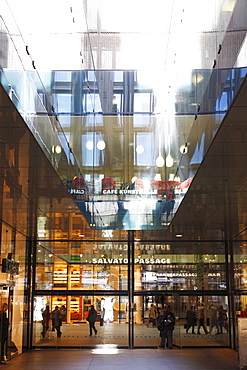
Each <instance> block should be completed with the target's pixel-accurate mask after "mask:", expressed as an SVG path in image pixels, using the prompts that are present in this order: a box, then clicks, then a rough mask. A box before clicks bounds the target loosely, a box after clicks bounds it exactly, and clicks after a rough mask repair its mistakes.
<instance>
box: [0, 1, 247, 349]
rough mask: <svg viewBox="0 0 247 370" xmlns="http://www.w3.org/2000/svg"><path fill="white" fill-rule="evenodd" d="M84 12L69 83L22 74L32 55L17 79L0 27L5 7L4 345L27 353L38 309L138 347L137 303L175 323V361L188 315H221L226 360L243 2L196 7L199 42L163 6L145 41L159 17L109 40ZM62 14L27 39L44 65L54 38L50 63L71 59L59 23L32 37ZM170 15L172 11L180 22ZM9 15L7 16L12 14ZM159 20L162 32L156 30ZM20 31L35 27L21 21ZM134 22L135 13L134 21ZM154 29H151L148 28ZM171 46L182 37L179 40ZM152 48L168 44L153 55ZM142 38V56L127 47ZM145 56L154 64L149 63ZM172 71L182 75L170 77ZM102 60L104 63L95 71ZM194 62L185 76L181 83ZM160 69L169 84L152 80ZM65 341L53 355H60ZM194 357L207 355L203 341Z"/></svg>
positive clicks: (241, 164) (235, 258) (239, 301)
mask: <svg viewBox="0 0 247 370" xmlns="http://www.w3.org/2000/svg"><path fill="white" fill-rule="evenodd" d="M12 3H14V2H12ZM54 3H56V2H52V4H54ZM84 3H85V5H86V9H87V13H85V16H86V17H87V21H88V22H89V23H90V27H89V29H87V30H84V29H80V30H78V32H77V33H76V35H77V36H78V37H79V38H80V42H79V44H80V47H81V45H82V46H83V47H82V50H81V51H80V50H79V49H80V47H78V45H77V47H76V55H77V57H79V56H80V63H81V59H83V69H81V67H80V68H78V66H77V68H73V67H74V66H71V67H69V68H64V69H63V68H60V66H61V65H60V64H59V66H57V65H56V64H54V65H55V66H54V65H52V66H51V69H52V71H50V72H49V73H48V72H47V73H44V74H43V73H42V74H41V73H37V72H38V70H36V67H35V65H36V66H37V68H38V64H39V65H41V60H39V58H38V57H37V59H36V58H35V63H34V58H32V63H31V64H30V60H29V59H28V63H27V65H26V62H25V61H24V59H25V58H24V57H23V50H24V51H25V53H26V54H27V55H25V57H26V56H28V58H29V54H30V53H31V49H33V48H32V47H31V46H30V48H29V47H27V46H26V45H21V47H20V45H19V42H21V41H20V40H21V38H19V41H18V43H17V45H14V44H13V42H14V41H15V40H17V38H18V36H16V35H14V37H11V36H12V35H11V34H8V30H9V32H12V31H11V30H12V27H10V26H11V24H10V25H5V23H4V22H3V19H4V20H5V19H6V22H7V20H8V19H10V18H9V17H10V14H9V13H8V14H6V13H5V12H7V10H6V9H4V10H2V13H1V27H2V28H1V29H2V30H3V31H2V33H0V48H1V50H0V61H1V66H0V67H1V68H0V78H1V79H0V81H1V86H0V97H1V99H0V107H1V113H0V118H1V119H0V134H1V135H0V144H1V145H0V162H1V165H0V212H1V217H0V218H1V234H0V235H1V256H2V258H7V256H8V255H9V254H10V253H11V254H12V257H11V261H12V262H11V264H12V265H14V264H15V263H18V264H19V266H20V268H19V271H18V272H17V271H16V272H15V273H14V274H12V273H10V272H9V271H2V272H1V273H0V274H1V286H0V288H1V289H0V298H1V301H2V302H5V301H9V307H10V308H9V317H10V322H11V323H12V324H13V322H14V321H15V320H16V321H17V317H19V310H21V317H22V318H23V319H22V322H21V323H20V325H21V327H22V330H23V335H22V336H20V338H21V339H20V340H23V343H21V344H20V346H19V347H20V348H21V347H23V348H31V347H32V346H36V347H39V348H42V347H43V344H44V343H43V342H42V338H40V324H41V322H40V319H41V317H40V313H38V312H39V311H40V310H41V309H43V307H44V306H45V305H46V304H49V307H50V309H53V308H54V306H56V305H58V306H59V308H60V307H62V306H65V308H66V311H65V315H66V318H65V321H66V324H68V327H69V328H71V327H73V325H72V324H71V323H72V322H75V323H76V324H77V325H80V324H82V323H85V322H86V317H87V314H88V309H89V307H90V305H91V304H93V305H95V307H96V309H97V312H98V318H97V319H99V317H100V316H101V315H102V311H104V318H105V320H109V322H110V323H111V324H113V323H114V324H113V325H112V327H114V326H115V327H117V325H122V324H125V322H127V325H126V326H125V327H124V330H125V332H124V340H123V341H124V345H125V346H130V347H135V346H138V345H140V343H139V342H138V340H139V339H140V338H138V337H137V336H135V328H136V327H135V324H136V325H142V326H143V327H142V328H144V329H145V317H144V316H145V312H144V311H143V309H144V297H146V296H147V295H148V296H150V303H155V304H157V305H158V307H160V305H162V302H161V298H160V297H163V298H164V299H165V302H167V303H168V304H169V305H171V307H172V309H173V311H174V312H175V314H176V317H178V322H177V324H176V327H177V328H178V331H177V336H176V339H175V340H176V345H177V346H180V347H186V346H187V345H188V342H186V343H184V342H183V341H184V340H185V339H184V336H183V335H182V334H181V333H182V331H181V328H183V321H182V320H184V318H185V315H186V310H187V308H188V307H189V306H190V305H194V306H195V307H196V308H197V306H198V305H199V303H202V302H203V303H204V304H205V306H206V307H208V306H209V305H210V304H211V303H214V304H215V305H216V306H217V307H219V306H220V305H223V307H224V309H227V314H228V315H227V317H228V318H231V320H232V322H231V323H230V324H231V325H230V326H229V327H231V328H233V330H231V331H229V333H224V335H225V336H224V337H222V338H221V337H220V338H219V339H217V345H220V346H229V347H234V346H235V343H237V336H236V333H237V331H236V330H235V329H236V327H235V323H236V320H235V319H236V317H237V315H243V313H241V311H242V312H244V311H243V308H244V307H245V305H246V295H245V293H246V289H247V267H246V264H247V258H246V256H247V247H246V246H247V235H246V217H247V214H246V199H245V198H246V196H245V194H246V193H247V185H246V184H247V179H246V175H245V173H246V171H245V167H246V154H247V153H246V148H247V135H246V127H247V121H246V120H247V118H246V117H247V115H246V57H245V54H246V53H245V49H246V45H245V44H246V42H245V31H243V30H245V29H246V28H247V23H246V22H247V17H245V16H244V14H245V12H246V5H245V2H242V1H236V2H235V8H233V9H232V10H231V11H230V10H229V9H227V10H226V8H225V6H226V3H225V2H224V4H223V2H222V11H221V8H220V4H221V2H220V1H219V2H217V4H218V5H219V6H217V7H216V6H215V7H212V8H211V9H210V12H211V13H210V19H214V22H213V23H214V28H213V29H211V21H210V22H208V23H207V22H206V21H205V22H202V23H203V27H205V28H203V30H201V29H195V27H199V26H200V25H199V24H200V23H201V22H200V16H199V17H196V16H195V14H193V17H192V20H194V19H199V22H195V23H196V25H195V24H194V22H188V19H187V18H186V22H181V19H180V17H179V23H176V22H177V21H176V19H177V17H176V16H175V14H178V13H176V11H177V9H176V7H175V8H174V9H175V10H174V12H175V13H170V11H169V5H167V4H166V5H164V4H165V3H169V2H168V1H167V2H164V1H163V0H161V3H162V4H163V5H162V6H167V11H165V12H160V13H161V14H162V19H160V20H159V22H156V24H153V25H152V27H151V25H150V24H151V21H152V20H153V19H156V18H157V17H158V16H159V14H158V12H157V9H156V10H155V11H156V13H155V14H154V13H151V12H152V11H153V9H155V7H149V12H150V15H149V14H148V18H147V19H149V20H150V22H145V25H144V26H143V27H144V28H139V27H141V25H139V24H137V23H136V25H135V26H136V27H137V26H138V32H135V31H133V29H130V31H126V32H125V31H123V32H122V30H125V28H121V27H120V25H119V29H118V30H117V31H112V29H111V28H110V26H108V23H107V22H105V19H104V16H105V14H106V13H107V12H104V13H102V14H101V15H100V11H99V12H95V9H92V8H91V7H93V6H95V2H93V1H85V2H84ZM106 3H108V2H106ZM143 3H145V2H142V9H143V10H145V9H146V8H145V4H143ZM161 3H160V4H161ZM185 3H186V2H185ZM198 3H200V10H201V7H203V5H205V9H206V6H208V4H207V1H206V0H205V1H203V0H201V1H200V2H198V1H195V3H194V5H195V9H197V8H196V7H197V6H198V5H197V4H198ZM56 4H57V3H56ZM62 4H63V1H60V2H59V7H58V9H56V19H52V22H48V21H47V27H46V33H47V34H48V35H49V37H50V38H51V41H53V43H52V45H51V47H50V48H49V47H48V41H49V40H47V38H46V37H45V35H43V36H44V40H45V41H46V43H45V48H44V49H42V41H43V40H39V41H38V42H37V43H36V39H35V37H36V36H35V29H34V28H33V29H32V32H31V39H30V45H33V42H32V41H35V44H36V45H39V50H40V57H41V56H42V55H45V56H46V58H45V59H46V61H52V55H51V53H52V52H53V51H54V50H55V49H56V48H55V46H56V45H59V43H57V42H56V41H55V40H54V38H53V37H58V38H59V37H60V36H62V40H63V45H64V48H61V49H63V58H64V57H65V56H66V55H67V54H69V57H70V58H69V59H70V62H71V63H72V62H73V61H74V60H75V59H74V57H73V56H72V55H70V53H67V50H66V48H68V47H69V45H70V46H71V47H72V44H73V43H72V40H74V38H73V37H74V36H75V35H73V32H72V33H71V25H70V26H69V31H68V32H67V33H66V30H68V29H67V28H66V24H63V27H62V30H63V31H62V34H60V32H59V31H58V30H57V29H56V32H49V30H48V25H50V26H53V25H56V22H55V21H57V20H58V19H59V10H60V7H61V9H63V5H62ZM223 5H224V6H223ZM11 6H13V7H14V4H12V5H11ZM40 6H41V8H43V6H42V3H41V4H40ZM50 6H51V5H50ZM105 6H107V5H105ZM184 6H185V7H186V9H185V10H186V11H184V12H182V13H183V14H184V16H185V17H187V16H188V17H189V14H190V11H189V9H188V8H187V4H184ZM213 9H214V10H213ZM30 11H31V9H30ZM70 11H71V12H73V9H71V10H70ZM90 11H92V12H91V13H90ZM128 11H129V12H132V13H129V14H128V16H130V15H133V16H134V14H133V11H132V10H131V9H130V10H128ZM214 11H215V12H216V13H214ZM205 12H206V10H205ZM51 13H52V12H51ZM13 14H16V17H17V18H18V13H17V12H16V10H15V9H14V11H13ZM28 14H29V12H28ZM66 14H67V13H66ZM77 14H84V13H83V12H82V13H80V12H78V13H77ZM111 14H112V13H111ZM169 14H170V16H171V18H170V19H169V18H164V17H169ZM198 14H199V13H198ZM200 14H203V13H202V12H200ZM241 14H243V16H241V17H240V15H241ZM49 15H50V12H46V17H49ZM96 15H97V17H96ZM29 17H30V19H34V20H35V19H36V20H37V23H38V19H37V18H35V14H32V13H30V15H29ZM101 17H102V19H100V18H101ZM40 18H41V19H42V21H43V19H44V18H42V17H40ZM96 18H97V25H95V24H94V20H95V19H96ZM111 18H113V17H112V16H111ZM118 18H120V19H118V22H117V23H119V22H120V21H121V20H122V19H123V20H124V24H122V27H129V26H130V25H129V24H128V23H129V22H126V18H125V17H118ZM128 18H129V17H128ZM75 19H76V17H75V18H74V21H75ZM141 19H142V16H139V13H138V22H139V21H140V20H141ZM171 19H172V20H173V21H172V22H175V23H174V24H173V23H172V27H171V30H170V31H169V30H168V29H166V28H164V29H163V27H166V25H167V24H170V20H171ZM205 19H207V18H206V17H205ZM110 20H111V19H110ZM110 20H109V22H110ZM135 20H136V22H137V18H136V17H135ZM216 20H218V21H219V22H218V23H217V21H216ZM18 21H19V22H21V20H20V19H19V20H18ZM10 23H11V22H10ZM65 23H66V22H65ZM73 23H74V22H73ZM86 23H87V22H86ZM86 23H85V24H86ZM89 23H87V24H89ZM181 23H182V24H190V25H191V24H193V30H191V29H190V30H189V31H188V32H184V31H186V30H183V31H181V28H179V27H178V26H179V25H181ZM25 24H26V25H27V26H28V25H29V22H25ZM82 24H84V23H83V22H82ZM102 24H104V27H103V26H102ZM109 24H110V23H109ZM161 24H162V30H161V31H160V30H159V28H158V29H157V28H156V27H159V26H160V25H161ZM222 25H225V29H224V30H222V27H223V26H222ZM235 25H237V26H236V27H237V28H236V27H235ZM7 26H8V27H7ZM76 27H77V23H76ZM78 27H79V26H78ZM101 27H102V28H101ZM108 27H109V29H108ZM111 27H113V26H111ZM115 27H117V24H115ZM133 27H134V26H133ZM153 27H155V28H153ZM184 27H185V26H184ZM223 28H224V27H223ZM42 30H43V23H42V25H41V26H40V28H39V32H41V31H42ZM134 30H135V28H134ZM173 30H176V32H175V34H173ZM15 31H16V29H15ZM16 32H17V31H16ZM169 32H172V34H169ZM65 34H66V37H68V38H70V36H71V37H72V39H70V41H71V43H70V42H68V43H67V44H66V42H65V41H64V37H65ZM183 35H186V37H188V35H190V37H188V40H186V39H185V38H184V37H183ZM198 35H200V37H198ZM167 36H169V37H168V39H170V41H171V40H174V43H173V42H170V43H169V45H167V48H168V49H167V52H165V47H164V48H163V45H165V41H166V39H167ZM177 36H179V38H180V37H181V39H182V40H183V43H184V45H182V46H185V48H186V50H187V52H186V53H185V52H184V48H183V47H182V46H181V45H180V46H179V43H178V42H179V40H178V39H177ZM193 37H195V38H196V42H193V41H192V38H193ZM199 38H201V41H202V43H200V40H199ZM34 39H35V40H34ZM144 39H145V48H143V47H139V46H142V42H143V40H144ZM66 40H67V39H66ZM76 40H78V38H77V37H76ZM88 40H91V47H92V49H91V47H90V43H88V42H89V41H88ZM131 40H134V41H135V47H134V48H133V50H132V53H135V52H136V51H137V52H138V54H139V53H141V52H142V49H143V50H144V52H145V55H144V56H145V58H143V57H142V55H141V54H140V60H141V59H142V63H144V62H145V61H146V60H148V65H146V66H147V67H149V68H148V69H149V72H148V74H145V73H144V68H143V64H142V65H141V67H140V70H139V69H138V68H135V66H132V65H131V66H130V65H129V63H132V61H134V58H132V53H127V55H128V58H127V59H128V64H127V66H126V64H124V63H123V62H122V61H123V60H124V59H123V58H122V57H123V54H122V47H123V48H128V47H129V45H130V41H131ZM157 40H158V42H157ZM187 42H188V43H187ZM218 43H219V44H220V47H219V48H218V50H216V49H215V45H217V44H218ZM49 45H50V44H49ZM172 45H175V46H176V55H177V58H176V60H175V61H174V60H173V59H172V60H171V59H169V60H166V61H164V54H166V55H167V58H171V57H172V58H174V52H173V50H170V48H171V47H172ZM191 45H193V58H191V52H190V50H191V49H190V48H191ZM19 47H20V52H18V53H16V50H18V48H19ZM47 50H49V58H47ZM125 50H126V49H125ZM127 50H128V51H129V49H127ZM147 50H148V55H152V59H150V58H149V57H148V58H147ZM151 50H152V52H151ZM181 50H182V51H181ZM64 51H65V52H64ZM92 52H93V53H92ZM154 52H158V53H159V56H161V57H159V58H155V57H154V56H153V54H152V53H154ZM56 53H58V50H57V49H56ZM119 53H120V54H119ZM177 53H178V54H177ZM180 53H182V57H181V54H180ZM80 54H81V55H80ZM83 54H85V55H83ZM96 55H97V60H95V56H96ZM162 55H163V56H162ZM20 56H21V57H23V60H20V59H19V57H20ZM84 56H85V58H84ZM130 56H131V57H130ZM81 57H83V58H81ZM209 57H210V58H211V57H212V59H210V58H209ZM63 58H61V60H60V62H62V59H63ZM179 59H181V61H182V62H183V64H182V65H179V66H177V64H176V63H178V60H179ZM185 59H186V60H185ZM107 60H111V62H112V64H111V65H110V68H103V66H104V67H105V64H104V63H106V64H107ZM194 60H196V62H197V63H198V64H197V65H191V66H190V69H189V71H185V69H184V67H185V66H187V64H188V63H189V62H191V61H192V62H194ZM36 61H37V62H36ZM85 61H87V63H86V64H85ZM119 61H121V62H119ZM39 62H40V63H39ZM94 62H95V63H96V64H95V63H94ZM187 62H188V63H187ZM120 63H121V64H120ZM156 63H157V64H156ZM159 63H161V64H159ZM18 65H19V66H20V68H19V67H18ZM30 65H31V66H32V69H31V70H30ZM80 65H81V64H80ZM171 65H172V66H173V67H174V68H175V70H171V71H170V70H169V71H167V70H166V71H165V74H164V69H165V67H166V66H171ZM62 66H63V65H62ZM152 66H154V68H153V69H154V70H155V71H152V68H151V67H152ZM34 67H35V68H34ZM212 67H214V68H212ZM23 68H26V69H27V71H25V72H23ZM70 68H71V69H70ZM150 69H151V70H150ZM144 75H145V76H144ZM147 75H148V79H147ZM41 76H42V77H41ZM188 76H189V77H188ZM43 77H44V81H43V80H42V78H43ZM144 77H145V78H144ZM154 77H155V78H154ZM173 77H175V79H173ZM182 77H184V79H181V78H182ZM170 79H171V80H172V81H170ZM157 80H158V81H157ZM180 81H181V82H180ZM154 82H155V83H154ZM168 82H169V85H168V86H167V83H168ZM170 82H171V83H170ZM180 83H181V85H180ZM164 91H169V92H168V93H165V95H164V94H163V92H164ZM160 94H161V95H160ZM169 97H170V98H169ZM174 104H175V106H174ZM168 108H169V109H168ZM170 112H171V114H170ZM168 113H169V114H168ZM181 148H182V149H181ZM158 158H159V161H158V162H157V159H158ZM167 158H168V159H172V160H170V163H168V162H169V161H167ZM168 164H169V166H168ZM68 190H69V191H68ZM103 298H104V299H103ZM17 302H18V305H16V304H15V303H17ZM102 302H104V303H102ZM12 303H14V304H12ZM126 308H127V311H126ZM32 310H33V311H32ZM15 324H17V323H16V322H15ZM70 324H71V326H70ZM115 324H116V325H115ZM74 327H76V326H74ZM132 329H133V330H132ZM31 333H32V335H31ZM102 335H103V334H102ZM66 338H67V339H66V343H65V344H64V346H65V347H66V346H67V347H68V348H70V347H71V346H72V344H71V342H69V336H67V337H66ZM9 339H10V338H9ZM63 339H64V338H63ZM115 340H116V341H117V340H118V339H115ZM200 340H201V339H200ZM31 341H32V342H31ZM118 344H119V345H123V343H120V342H118ZM56 345H58V344H57V343H56ZM87 345H89V344H88V343H87ZM189 345H190V344H189ZM197 345H198V342H197V341H194V342H193V346H197ZM203 345H205V346H209V347H210V346H214V345H215V342H214V341H213V339H212V338H211V339H209V338H207V340H205V342H203ZM78 346H79V347H80V346H81V343H80V344H79V345H78ZM90 346H92V344H90ZM144 346H146V347H149V344H148V343H145V345H144ZM80 348H81V347H80Z"/></svg>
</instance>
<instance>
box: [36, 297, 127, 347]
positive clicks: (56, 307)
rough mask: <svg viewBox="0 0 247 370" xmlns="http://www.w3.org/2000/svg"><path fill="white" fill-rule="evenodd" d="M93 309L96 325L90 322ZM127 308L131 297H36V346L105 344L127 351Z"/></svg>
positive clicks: (94, 345)
mask: <svg viewBox="0 0 247 370" xmlns="http://www.w3.org/2000/svg"><path fill="white" fill-rule="evenodd" d="M65 294H66V292H65ZM92 306H93V307H94V309H95V311H96V313H95V323H94V325H92V324H90V322H88V321H87V318H88V315H89V311H90V309H91V308H92ZM127 309H128V303H127V296H114V295H111V296H110V295H77V296H66V295H64V296H36V297H35V299H34V329H33V330H34V335H33V346H34V347H58V348H59V347H75V348H87V347H96V346H98V345H100V344H102V343H103V344H109V345H110V344H112V345H115V346H117V347H125V348H126V347H127V346H128V312H127ZM57 311H58V312H59V313H56V312H57ZM56 315H57V316H58V317H59V318H60V325H59V328H58V327H57V326H58V323H57V322H55V318H56ZM90 325H91V329H90ZM60 333H61V335H60Z"/></svg>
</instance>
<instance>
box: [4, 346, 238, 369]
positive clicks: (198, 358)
mask: <svg viewBox="0 0 247 370" xmlns="http://www.w3.org/2000/svg"><path fill="white" fill-rule="evenodd" d="M2 368H3V369H6V370H7V369H11V370H21V369H23V370H24V369H25V370H102V369H103V370H125V369H126V370H132V369H134V370H138V369H140V370H153V369H159V370H161V369H162V370H239V369H240V367H239V362H238V356H237V353H236V352H235V351H233V350H230V349H224V348H219V349H218V348H206V349H172V350H168V349H165V350H164V349H133V350H129V349H117V347H116V346H114V345H99V346H96V348H95V349H91V350H67V349H66V350H62V349H60V350H54V349H49V350H48V349H41V350H35V351H28V352H25V353H23V354H21V355H19V356H17V357H15V358H13V359H12V360H10V361H9V362H8V363H7V364H6V365H2Z"/></svg>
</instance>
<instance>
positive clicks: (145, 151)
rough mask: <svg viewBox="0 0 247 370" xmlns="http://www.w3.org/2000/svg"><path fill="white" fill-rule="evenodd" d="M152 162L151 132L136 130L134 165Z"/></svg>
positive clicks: (149, 164)
mask: <svg viewBox="0 0 247 370" xmlns="http://www.w3.org/2000/svg"><path fill="white" fill-rule="evenodd" d="M152 163H153V133H152V132H138V133H136V135H135V165H137V166H151V165H152Z"/></svg>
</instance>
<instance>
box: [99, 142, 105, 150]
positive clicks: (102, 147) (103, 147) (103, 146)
mask: <svg viewBox="0 0 247 370" xmlns="http://www.w3.org/2000/svg"><path fill="white" fill-rule="evenodd" d="M97 148H98V149H99V150H104V149H105V142H104V140H100V141H98V142H97Z"/></svg>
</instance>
